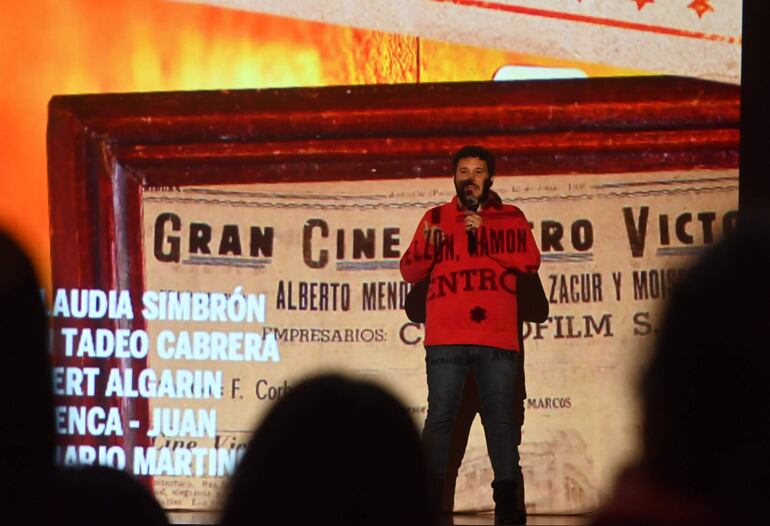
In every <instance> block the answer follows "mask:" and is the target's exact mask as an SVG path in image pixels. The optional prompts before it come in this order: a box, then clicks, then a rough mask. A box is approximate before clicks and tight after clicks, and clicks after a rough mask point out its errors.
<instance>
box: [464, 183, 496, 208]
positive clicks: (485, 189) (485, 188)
mask: <svg viewBox="0 0 770 526" xmlns="http://www.w3.org/2000/svg"><path fill="white" fill-rule="evenodd" d="M472 184H473V183H472V182H471V181H463V182H462V183H459V184H458V183H455V192H457V198H458V199H459V200H460V202H461V203H462V205H463V207H464V208H469V206H468V195H467V194H466V193H465V187H466V186H468V185H472ZM491 187H492V185H491V184H489V179H486V180H485V181H484V184H483V186H482V188H481V195H480V196H479V199H478V202H479V204H480V205H482V206H483V205H484V204H485V203H486V202H487V199H489V189H490V188H491Z"/></svg>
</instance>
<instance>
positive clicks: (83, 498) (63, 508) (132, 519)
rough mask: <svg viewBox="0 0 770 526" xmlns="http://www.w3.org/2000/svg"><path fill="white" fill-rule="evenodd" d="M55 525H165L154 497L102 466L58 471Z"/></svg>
mask: <svg viewBox="0 0 770 526" xmlns="http://www.w3.org/2000/svg"><path fill="white" fill-rule="evenodd" d="M53 504H54V512H55V518H56V522H57V523H61V524H77V525H78V526H104V525H110V526H134V525H142V526H166V525H167V524H168V519H167V518H166V514H165V512H164V511H163V508H161V507H160V504H158V502H157V501H156V500H155V497H154V496H153V495H152V494H151V493H150V492H149V491H148V490H147V489H145V487H144V486H142V485H141V484H140V483H139V481H137V480H136V479H135V478H133V477H132V476H131V475H129V474H128V473H126V472H124V471H119V470H117V469H113V468H107V467H103V466H79V467H71V468H64V469H61V470H60V471H59V473H58V475H57V485H56V490H55V496H54V503H53Z"/></svg>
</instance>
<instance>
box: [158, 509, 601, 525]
mask: <svg viewBox="0 0 770 526" xmlns="http://www.w3.org/2000/svg"><path fill="white" fill-rule="evenodd" d="M168 516H169V520H170V521H171V523H172V524H180V525H186V524H190V525H208V524H211V525H215V524H216V520H217V514H216V513H211V512H203V511H171V512H169V513H168ZM452 517H453V519H454V522H453V523H454V524H455V526H493V525H494V524H495V516H494V515H493V514H492V513H455V514H454V515H453V516H452ZM590 520H591V516H590V515H529V516H528V517H527V524H528V526H584V525H586V524H588V523H589V521H590ZM394 526H395V525H394Z"/></svg>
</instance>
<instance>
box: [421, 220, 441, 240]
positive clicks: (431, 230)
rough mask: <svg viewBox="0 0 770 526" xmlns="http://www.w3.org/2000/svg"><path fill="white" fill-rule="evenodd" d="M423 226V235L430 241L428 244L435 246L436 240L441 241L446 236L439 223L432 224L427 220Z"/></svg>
mask: <svg viewBox="0 0 770 526" xmlns="http://www.w3.org/2000/svg"><path fill="white" fill-rule="evenodd" d="M422 227H423V228H422V235H423V237H424V238H425V239H426V240H427V241H428V245H430V246H433V245H434V244H435V243H436V241H441V240H442V239H443V238H444V233H443V232H442V231H441V229H440V228H439V227H438V225H431V224H430V223H428V221H425V222H423V225H422Z"/></svg>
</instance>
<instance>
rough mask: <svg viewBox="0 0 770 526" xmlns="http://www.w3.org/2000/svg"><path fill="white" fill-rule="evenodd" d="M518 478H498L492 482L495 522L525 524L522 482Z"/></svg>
mask: <svg viewBox="0 0 770 526" xmlns="http://www.w3.org/2000/svg"><path fill="white" fill-rule="evenodd" d="M522 482H523V481H518V480H500V481H497V482H493V483H492V498H493V499H494V501H495V524H527V510H526V509H524V503H523V500H524V499H523V498H522V497H523V495H524V484H523V483H522Z"/></svg>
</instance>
